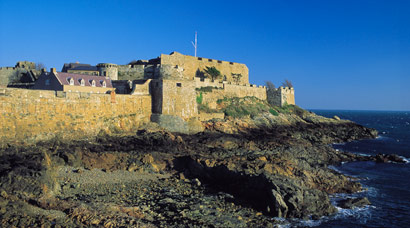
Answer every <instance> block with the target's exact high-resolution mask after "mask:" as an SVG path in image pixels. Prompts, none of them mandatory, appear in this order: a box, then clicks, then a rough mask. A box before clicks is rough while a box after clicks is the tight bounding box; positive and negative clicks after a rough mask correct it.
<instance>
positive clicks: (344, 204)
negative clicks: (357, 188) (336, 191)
mask: <svg viewBox="0 0 410 228" xmlns="http://www.w3.org/2000/svg"><path fill="white" fill-rule="evenodd" d="M370 204H371V203H370V201H369V200H368V199H367V197H360V198H348V199H344V200H341V201H340V202H339V206H340V207H341V208H346V209H353V208H355V207H364V206H366V205H370Z"/></svg>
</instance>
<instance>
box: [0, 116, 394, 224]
mask: <svg viewBox="0 0 410 228" xmlns="http://www.w3.org/2000/svg"><path fill="white" fill-rule="evenodd" d="M203 124H204V128H205V131H204V132H201V133H198V134H194V135H186V134H177V133H171V132H168V131H165V130H163V129H159V128H158V126H156V125H155V124H148V125H146V126H144V128H142V129H141V130H139V131H138V132H136V133H135V134H127V135H112V134H106V133H103V132H102V133H101V134H99V135H98V136H97V137H96V138H95V140H78V141H65V140H62V139H59V138H55V139H54V140H50V141H46V142H38V143H36V144H35V145H10V144H8V145H3V146H2V148H1V154H0V155H1V156H0V160H1V161H0V164H1V167H0V173H1V177H0V178H1V186H0V190H1V196H0V218H1V220H0V224H1V226H2V227H8V226H15V227H41V226H42V225H44V226H46V227H47V226H51V227H94V226H96V227H181V226H183V227H186V226H189V227H274V226H275V225H277V224H280V223H281V220H278V219H277V218H278V217H282V218H298V219H319V218H320V217H322V216H328V215H332V214H334V213H335V212H336V209H335V207H334V205H332V204H331V202H330V200H329V194H333V193H353V192H357V191H360V190H362V187H361V185H360V183H358V182H357V181H356V180H354V178H352V177H347V176H345V175H342V174H340V173H337V172H336V171H334V170H332V169H330V168H328V166H329V165H337V164H340V163H341V162H350V161H363V160H373V161H378V162H387V161H394V162H400V161H399V160H398V159H399V158H397V157H389V156H383V155H380V156H375V157H366V156H360V155H357V154H352V153H348V152H344V151H336V150H334V149H333V148H332V147H331V146H330V144H331V143H341V142H347V141H351V140H359V139H371V138H375V137H376V136H377V132H376V131H375V130H373V129H368V128H365V127H363V126H360V125H357V124H355V123H353V122H350V121H346V120H340V119H337V118H333V119H328V118H324V117H320V116H316V115H314V114H313V113H310V112H307V111H305V112H303V113H299V114H297V115H296V114H280V115H279V116H272V115H269V114H266V113H265V114H261V115H259V116H256V117H253V118H244V119H230V118H227V119H225V120H213V121H208V122H205V123H203ZM355 202H358V203H357V204H355ZM366 203H367V201H366V200H365V199H363V200H351V201H349V202H347V203H345V205H347V206H346V207H349V206H350V207H352V206H355V205H358V206H361V205H364V204H366Z"/></svg>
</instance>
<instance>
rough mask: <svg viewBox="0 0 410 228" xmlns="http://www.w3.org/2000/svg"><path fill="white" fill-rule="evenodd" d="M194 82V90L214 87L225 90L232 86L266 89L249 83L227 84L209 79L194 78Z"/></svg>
mask: <svg viewBox="0 0 410 228" xmlns="http://www.w3.org/2000/svg"><path fill="white" fill-rule="evenodd" d="M194 81H195V86H196V88H201V87H216V88H225V87H227V86H229V85H234V86H243V87H251V88H262V89H266V86H262V85H259V86H258V85H255V84H249V83H233V82H227V81H222V82H220V81H211V79H209V78H204V79H201V78H198V77H196V78H194Z"/></svg>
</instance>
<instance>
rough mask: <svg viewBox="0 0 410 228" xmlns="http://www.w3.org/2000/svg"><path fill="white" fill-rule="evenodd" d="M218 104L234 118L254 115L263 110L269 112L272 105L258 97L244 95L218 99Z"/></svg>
mask: <svg viewBox="0 0 410 228" xmlns="http://www.w3.org/2000/svg"><path fill="white" fill-rule="evenodd" d="M217 103H218V105H219V106H220V107H221V108H220V109H221V111H222V112H224V113H225V115H226V116H231V117H234V118H241V117H245V116H249V117H254V116H257V115H259V114H260V113H263V112H269V110H270V109H271V107H270V106H269V104H268V103H267V102H266V101H262V100H259V99H258V98H256V97H244V98H238V97H233V98H227V97H224V98H223V99H219V100H217Z"/></svg>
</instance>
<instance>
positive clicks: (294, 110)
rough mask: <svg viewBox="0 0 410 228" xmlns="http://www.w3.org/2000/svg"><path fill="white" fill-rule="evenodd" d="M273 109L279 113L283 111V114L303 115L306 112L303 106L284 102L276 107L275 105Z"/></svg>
mask: <svg viewBox="0 0 410 228" xmlns="http://www.w3.org/2000/svg"><path fill="white" fill-rule="evenodd" d="M275 109H276V110H277V111H278V112H279V113H283V114H295V115H297V116H300V117H302V116H303V115H305V114H306V112H308V111H306V110H304V109H303V108H301V107H299V106H297V105H290V104H285V105H283V106H282V107H277V106H275Z"/></svg>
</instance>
